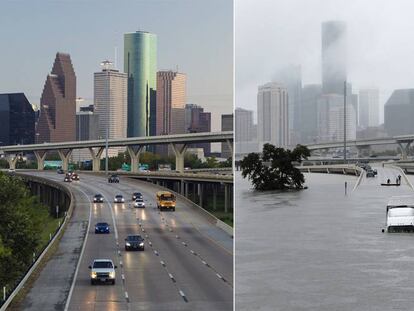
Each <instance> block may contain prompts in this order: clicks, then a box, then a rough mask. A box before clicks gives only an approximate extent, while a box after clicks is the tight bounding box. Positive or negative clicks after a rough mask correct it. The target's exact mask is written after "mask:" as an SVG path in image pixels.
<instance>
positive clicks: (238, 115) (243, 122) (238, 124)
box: [234, 108, 253, 143]
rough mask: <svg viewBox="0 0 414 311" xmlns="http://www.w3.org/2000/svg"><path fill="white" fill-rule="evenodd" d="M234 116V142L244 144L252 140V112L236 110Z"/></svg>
mask: <svg viewBox="0 0 414 311" xmlns="http://www.w3.org/2000/svg"><path fill="white" fill-rule="evenodd" d="M234 115H235V121H234V123H235V133H234V135H235V141H236V142H237V143H238V142H246V141H251V140H252V139H253V111H252V110H246V109H243V108H236V109H235V111H234Z"/></svg>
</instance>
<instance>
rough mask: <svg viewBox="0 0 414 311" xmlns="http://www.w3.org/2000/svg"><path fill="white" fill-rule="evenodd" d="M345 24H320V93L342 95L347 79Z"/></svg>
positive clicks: (330, 22) (336, 22) (335, 22)
mask: <svg viewBox="0 0 414 311" xmlns="http://www.w3.org/2000/svg"><path fill="white" fill-rule="evenodd" d="M346 48H347V46H346V24H345V23H344V22H340V21H328V22H324V23H322V91H323V93H324V94H343V92H344V81H346V77H347V65H346V64H347V60H346V55H347V53H346Z"/></svg>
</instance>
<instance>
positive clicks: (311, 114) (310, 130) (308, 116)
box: [301, 84, 322, 144]
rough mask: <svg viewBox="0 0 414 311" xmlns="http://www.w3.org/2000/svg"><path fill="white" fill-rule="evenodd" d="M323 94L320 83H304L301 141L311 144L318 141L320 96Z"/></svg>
mask: <svg viewBox="0 0 414 311" xmlns="http://www.w3.org/2000/svg"><path fill="white" fill-rule="evenodd" d="M321 94H322V86H321V85H320V84H308V85H304V86H303V89H302V107H301V115H302V116H301V119H302V123H301V143H302V144H309V143H314V142H315V141H317V136H318V98H319V97H320V96H321Z"/></svg>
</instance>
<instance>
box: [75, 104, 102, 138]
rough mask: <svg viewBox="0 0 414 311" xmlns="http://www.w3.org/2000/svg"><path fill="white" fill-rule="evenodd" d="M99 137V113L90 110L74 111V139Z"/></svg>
mask: <svg viewBox="0 0 414 311" xmlns="http://www.w3.org/2000/svg"><path fill="white" fill-rule="evenodd" d="M95 139H99V115H98V114H96V113H92V112H90V111H80V112H78V113H76V140H77V141H79V140H95Z"/></svg>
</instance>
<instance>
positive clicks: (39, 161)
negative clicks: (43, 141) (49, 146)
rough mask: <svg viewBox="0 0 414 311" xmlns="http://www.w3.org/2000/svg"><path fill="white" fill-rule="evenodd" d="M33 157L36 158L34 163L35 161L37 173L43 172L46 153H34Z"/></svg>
mask: <svg viewBox="0 0 414 311" xmlns="http://www.w3.org/2000/svg"><path fill="white" fill-rule="evenodd" d="M34 155H35V156H36V161H37V169H38V170H39V171H41V170H43V168H44V167H45V158H46V155H47V151H43V153H42V151H34Z"/></svg>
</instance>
